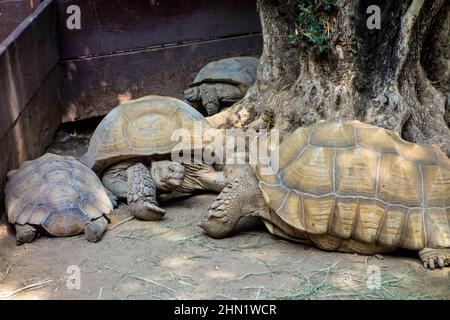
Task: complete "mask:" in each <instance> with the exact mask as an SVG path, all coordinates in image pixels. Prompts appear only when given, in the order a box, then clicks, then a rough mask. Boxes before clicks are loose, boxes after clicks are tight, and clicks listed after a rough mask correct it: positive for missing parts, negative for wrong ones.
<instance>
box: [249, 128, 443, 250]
mask: <svg viewBox="0 0 450 320" xmlns="http://www.w3.org/2000/svg"><path fill="white" fill-rule="evenodd" d="M278 154H279V161H278V167H277V166H276V163H275V162H274V163H272V164H271V166H272V170H273V172H276V173H275V174H262V173H263V171H262V168H263V167H262V165H261V164H258V165H257V166H256V173H257V175H258V178H259V179H260V189H261V190H262V193H263V195H264V197H265V200H266V201H267V203H268V205H269V206H270V208H271V209H273V210H274V211H275V212H276V213H277V215H278V216H279V217H280V218H281V219H282V220H283V221H284V222H285V223H287V224H288V225H289V226H292V227H294V228H296V229H298V230H301V231H305V232H306V233H308V234H312V235H323V234H327V235H331V236H334V237H337V238H339V239H353V240H356V241H359V242H362V243H368V244H377V245H380V246H384V247H392V248H396V247H402V248H407V249H414V250H421V249H423V248H425V247H432V248H439V247H446V248H447V247H450V225H449V221H450V160H449V159H448V158H447V157H446V155H445V154H444V153H442V152H441V151H440V150H439V149H438V148H437V147H435V146H426V145H419V144H413V143H409V142H407V141H405V140H403V139H402V138H400V136H399V135H398V134H396V133H394V132H392V131H389V130H385V129H382V128H379V127H375V126H372V125H368V124H364V123H361V122H359V121H351V122H343V123H332V122H325V121H320V122H318V123H316V124H315V125H312V126H310V127H306V128H299V129H297V130H296V131H295V132H294V133H292V135H290V136H289V137H288V138H287V139H286V140H285V141H283V143H281V145H280V147H279V153H278ZM264 172H265V173H267V171H264Z"/></svg>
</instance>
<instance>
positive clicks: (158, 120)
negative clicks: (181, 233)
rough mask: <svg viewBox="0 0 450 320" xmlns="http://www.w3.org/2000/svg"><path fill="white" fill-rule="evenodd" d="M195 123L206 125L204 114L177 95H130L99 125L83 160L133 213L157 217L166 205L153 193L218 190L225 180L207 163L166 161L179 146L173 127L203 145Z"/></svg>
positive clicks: (145, 216)
mask: <svg viewBox="0 0 450 320" xmlns="http://www.w3.org/2000/svg"><path fill="white" fill-rule="evenodd" d="M196 125H197V126H200V125H201V126H202V127H203V129H206V128H209V124H208V122H207V120H206V119H205V117H203V116H202V115H201V114H200V113H199V112H198V111H197V110H195V109H194V108H192V107H191V106H190V105H188V104H187V103H185V102H183V101H180V100H178V99H175V98H170V97H163V96H146V97H143V98H140V99H137V100H132V101H128V102H126V103H124V104H121V105H119V106H118V107H116V108H114V109H113V110H112V111H111V112H110V113H109V114H108V115H107V116H106V117H105V118H104V119H103V120H102V122H101V123H100V124H99V125H98V127H97V128H96V130H95V132H94V134H93V136H92V138H91V141H90V143H89V149H88V152H87V154H86V163H87V165H88V167H90V168H91V169H93V170H94V172H96V173H97V174H98V175H99V176H101V177H102V182H103V184H104V186H105V187H106V188H107V189H108V190H109V191H110V192H111V193H112V194H113V195H115V196H117V197H119V198H124V199H128V205H129V208H130V210H131V212H132V213H133V215H134V216H136V217H137V218H139V219H142V220H159V219H161V218H162V216H163V215H164V214H165V210H164V209H162V208H160V207H159V206H158V202H157V199H156V196H157V195H159V196H160V195H164V194H166V199H168V198H170V197H174V196H179V195H185V194H190V193H192V192H194V191H196V190H212V191H216V192H220V191H221V190H222V189H223V187H224V186H225V185H226V179H225V176H224V173H223V172H217V171H215V170H214V168H213V167H212V166H211V165H206V164H189V163H184V164H180V163H177V162H173V161H169V159H170V158H171V153H173V152H179V151H181V150H182V149H183V148H182V145H181V144H180V143H179V141H178V140H177V139H174V137H173V136H172V135H173V134H174V133H175V132H176V130H177V129H183V130H184V131H185V132H186V133H188V134H190V138H191V141H189V143H190V144H191V146H192V151H195V150H196V149H195V148H198V149H202V148H203V147H204V145H205V144H204V142H203V136H202V132H199V134H197V133H196V132H195V130H194V126H196ZM196 146H197V147H196ZM178 149H180V150H178ZM194 149H195V150H194ZM189 151H191V149H190V150H189ZM168 194H170V196H168Z"/></svg>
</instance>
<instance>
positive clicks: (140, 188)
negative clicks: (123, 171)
mask: <svg viewBox="0 0 450 320" xmlns="http://www.w3.org/2000/svg"><path fill="white" fill-rule="evenodd" d="M127 176H128V180H127V181H128V206H129V207H130V210H131V212H132V214H133V215H134V216H135V217H136V218H138V219H141V220H146V221H154V220H161V218H162V217H163V216H164V214H165V213H166V210H164V209H161V208H160V207H159V206H158V203H157V202H156V187H155V183H154V181H153V178H152V176H151V175H150V172H149V171H148V169H147V167H146V166H145V165H143V164H142V163H137V164H135V165H133V166H131V167H129V168H128V169H127Z"/></svg>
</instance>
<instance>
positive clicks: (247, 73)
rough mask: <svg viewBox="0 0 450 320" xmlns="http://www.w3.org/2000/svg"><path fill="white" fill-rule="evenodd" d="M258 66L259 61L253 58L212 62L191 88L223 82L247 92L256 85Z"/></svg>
mask: <svg viewBox="0 0 450 320" xmlns="http://www.w3.org/2000/svg"><path fill="white" fill-rule="evenodd" d="M258 64H259V59H257V58H253V57H234V58H226V59H222V60H218V61H213V62H210V63H208V64H207V65H206V66H204V67H203V68H202V69H201V70H200V72H199V73H198V74H197V76H196V77H195V79H194V83H193V84H191V85H190V87H193V86H197V85H199V84H202V83H206V82H209V83H217V82H219V83H220V82H222V83H231V84H235V85H237V86H239V87H241V89H243V90H247V89H248V88H249V87H251V86H252V85H253V84H254V83H255V80H256V69H257V67H258Z"/></svg>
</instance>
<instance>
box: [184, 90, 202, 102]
mask: <svg viewBox="0 0 450 320" xmlns="http://www.w3.org/2000/svg"><path fill="white" fill-rule="evenodd" d="M184 97H185V98H186V100H187V101H189V102H200V101H201V99H202V98H201V96H200V89H199V87H197V86H195V87H191V88H188V89H186V90H184Z"/></svg>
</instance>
